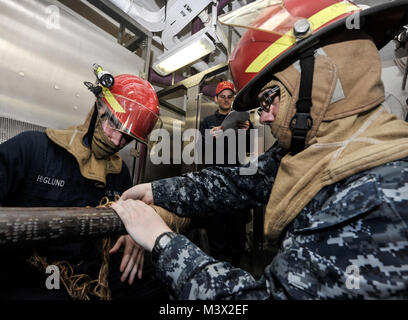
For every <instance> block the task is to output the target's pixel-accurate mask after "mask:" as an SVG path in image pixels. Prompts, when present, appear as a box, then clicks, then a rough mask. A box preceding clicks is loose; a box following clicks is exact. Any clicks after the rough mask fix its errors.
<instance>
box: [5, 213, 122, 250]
mask: <svg viewBox="0 0 408 320" xmlns="http://www.w3.org/2000/svg"><path fill="white" fill-rule="evenodd" d="M125 233H126V229H125V227H124V225H123V224H122V221H121V220H120V218H119V217H118V216H117V215H116V213H115V211H114V210H113V209H110V208H76V207H75V208H74V207H72V208H53V207H49V208H10V207H0V246H3V245H14V244H22V243H27V242H39V241H54V240H57V239H58V240H66V241H68V240H74V239H75V241H78V239H81V240H85V239H90V238H104V237H110V236H114V235H120V234H125Z"/></svg>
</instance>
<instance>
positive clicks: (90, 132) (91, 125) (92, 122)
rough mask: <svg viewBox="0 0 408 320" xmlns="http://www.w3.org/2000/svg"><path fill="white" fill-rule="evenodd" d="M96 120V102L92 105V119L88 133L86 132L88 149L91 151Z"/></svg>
mask: <svg viewBox="0 0 408 320" xmlns="http://www.w3.org/2000/svg"><path fill="white" fill-rule="evenodd" d="M97 119H98V107H97V106H96V102H95V104H94V111H93V114H92V118H91V121H90V122H89V128H88V132H87V134H86V135H87V137H88V143H89V147H90V148H91V149H92V139H93V135H94V132H95V125H96V120H97Z"/></svg>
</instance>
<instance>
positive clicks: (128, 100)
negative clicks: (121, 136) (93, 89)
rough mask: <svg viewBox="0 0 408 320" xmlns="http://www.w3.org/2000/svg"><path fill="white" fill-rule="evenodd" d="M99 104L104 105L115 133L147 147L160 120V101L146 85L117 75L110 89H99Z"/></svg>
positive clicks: (126, 76)
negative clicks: (120, 133)
mask: <svg viewBox="0 0 408 320" xmlns="http://www.w3.org/2000/svg"><path fill="white" fill-rule="evenodd" d="M98 103H103V104H104V105H106V107H107V115H108V116H109V120H110V121H111V122H112V123H113V124H114V126H115V127H116V129H117V130H119V131H121V132H123V133H125V134H127V135H129V136H131V137H132V138H134V139H137V140H138V141H140V142H142V143H144V144H147V137H148V135H149V134H150V132H151V131H152V130H153V128H154V127H155V125H156V123H157V121H158V119H159V101H158V98H157V95H156V92H155V91H154V89H153V87H152V85H151V84H150V83H149V82H148V81H146V80H143V79H142V78H140V77H138V76H134V75H129V74H122V75H118V76H116V77H115V82H114V85H113V86H112V87H111V88H110V89H107V88H105V87H102V94H101V97H100V98H98Z"/></svg>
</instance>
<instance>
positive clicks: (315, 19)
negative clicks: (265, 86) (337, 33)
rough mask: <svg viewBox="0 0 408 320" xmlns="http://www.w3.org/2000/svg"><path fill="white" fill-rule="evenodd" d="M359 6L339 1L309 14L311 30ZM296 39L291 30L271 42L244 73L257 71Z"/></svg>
mask: <svg viewBox="0 0 408 320" xmlns="http://www.w3.org/2000/svg"><path fill="white" fill-rule="evenodd" d="M358 9H359V7H357V6H356V5H354V4H352V3H348V2H339V3H336V4H333V5H331V6H330V7H327V8H325V9H323V10H321V11H319V12H318V13H316V14H314V15H313V16H311V17H310V18H309V19H308V20H309V22H310V23H311V25H312V28H313V30H316V29H318V28H320V27H321V26H322V25H324V24H326V23H327V22H329V21H331V20H333V19H335V18H337V17H339V16H341V15H343V14H345V13H347V12H351V11H354V10H358ZM295 42H296V39H295V38H294V36H293V31H292V30H291V31H289V32H287V33H286V34H284V35H283V36H282V37H280V38H279V39H278V40H277V41H276V42H274V43H272V44H271V45H270V46H269V47H268V48H266V49H265V51H263V52H262V53H261V54H260V55H259V56H258V57H257V58H256V59H255V60H254V61H252V63H251V64H250V65H249V66H248V68H247V69H246V70H245V72H246V73H252V72H259V71H261V70H262V69H263V68H264V67H265V66H266V65H267V64H268V63H269V62H271V61H272V60H273V59H275V58H276V57H277V56H278V55H280V54H281V53H282V52H283V51H285V50H287V49H288V48H289V47H291V46H292V45H294V44H295Z"/></svg>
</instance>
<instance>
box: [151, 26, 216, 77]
mask: <svg viewBox="0 0 408 320" xmlns="http://www.w3.org/2000/svg"><path fill="white" fill-rule="evenodd" d="M193 38H194V39H193ZM214 50H215V45H214V43H213V42H212V41H211V40H210V38H209V37H208V36H207V35H206V34H205V33H201V34H196V35H193V36H192V37H190V38H188V39H186V40H184V41H183V42H182V43H181V46H179V47H177V49H174V50H169V51H168V52H166V53H164V54H162V55H161V56H159V57H158V59H157V62H156V63H155V64H154V65H153V70H154V71H156V72H157V73H158V74H160V75H162V76H167V75H168V74H170V73H172V72H173V71H176V70H178V69H180V68H182V67H184V66H186V65H188V64H190V63H192V62H193V61H195V60H197V59H200V58H201V57H204V56H206V55H207V54H209V53H211V52H212V51H214Z"/></svg>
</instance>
